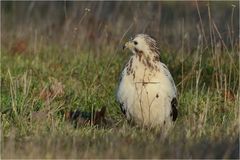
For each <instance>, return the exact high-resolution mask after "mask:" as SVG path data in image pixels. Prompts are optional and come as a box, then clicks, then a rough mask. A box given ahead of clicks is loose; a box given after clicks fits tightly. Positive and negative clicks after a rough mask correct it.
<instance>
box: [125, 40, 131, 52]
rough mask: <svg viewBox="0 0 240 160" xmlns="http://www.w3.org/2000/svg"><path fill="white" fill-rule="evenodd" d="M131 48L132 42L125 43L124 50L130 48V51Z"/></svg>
mask: <svg viewBox="0 0 240 160" xmlns="http://www.w3.org/2000/svg"><path fill="white" fill-rule="evenodd" d="M130 47H131V42H130V41H129V42H127V43H125V44H124V45H123V50H124V49H125V48H129V49H130Z"/></svg>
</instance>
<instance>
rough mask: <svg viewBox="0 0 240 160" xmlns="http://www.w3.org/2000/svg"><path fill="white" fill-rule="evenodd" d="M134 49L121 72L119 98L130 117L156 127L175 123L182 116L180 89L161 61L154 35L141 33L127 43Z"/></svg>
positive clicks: (144, 124)
mask: <svg viewBox="0 0 240 160" xmlns="http://www.w3.org/2000/svg"><path fill="white" fill-rule="evenodd" d="M124 49H129V50H130V51H131V52H132V55H131V57H130V58H129V60H128V62H127V63H126V65H125V67H124V69H123V70H122V72H121V75H120V79H119V85H118V89H117V95H116V98H117V101H118V103H119V104H120V109H121V111H122V113H123V114H124V115H125V117H126V119H127V120H128V121H131V122H133V123H134V124H137V125H140V126H145V127H150V128H155V127H164V126H166V127H167V126H168V127H169V126H173V124H174V122H175V121H176V119H177V116H178V100H177V89H176V86H175V83H174V80H173V78H172V75H171V74H170V71H169V70H168V68H167V66H166V65H165V64H164V63H162V62H161V61H160V51H159V48H158V46H157V42H156V40H155V39H154V38H152V37H151V36H149V35H147V34H137V35H136V36H135V37H134V38H132V39H130V40H129V41H128V42H126V43H125V44H124V46H123V50H124Z"/></svg>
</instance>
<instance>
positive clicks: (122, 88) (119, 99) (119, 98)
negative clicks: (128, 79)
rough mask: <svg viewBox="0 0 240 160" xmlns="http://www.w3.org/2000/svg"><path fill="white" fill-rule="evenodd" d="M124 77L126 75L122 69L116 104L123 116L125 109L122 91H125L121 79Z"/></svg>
mask: <svg viewBox="0 0 240 160" xmlns="http://www.w3.org/2000/svg"><path fill="white" fill-rule="evenodd" d="M125 75H126V74H125V68H124V69H123V71H122V73H121V76H120V78H119V85H118V90H117V102H118V103H119V106H120V109H121V111H122V113H123V114H124V115H126V108H125V106H124V97H123V93H124V91H123V90H124V89H125V87H124V84H123V79H124V76H125Z"/></svg>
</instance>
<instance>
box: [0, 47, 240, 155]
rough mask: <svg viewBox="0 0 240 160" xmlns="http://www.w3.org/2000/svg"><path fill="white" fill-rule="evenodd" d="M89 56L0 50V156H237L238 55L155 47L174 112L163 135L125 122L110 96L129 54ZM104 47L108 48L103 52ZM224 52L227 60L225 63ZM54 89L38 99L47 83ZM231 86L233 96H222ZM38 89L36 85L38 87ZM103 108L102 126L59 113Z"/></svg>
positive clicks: (48, 50)
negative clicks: (171, 86)
mask: <svg viewBox="0 0 240 160" xmlns="http://www.w3.org/2000/svg"><path fill="white" fill-rule="evenodd" d="M102 52H103V53H105V54H101V55H96V54H95V53H94V52H93V51H86V52H80V53H76V52H74V51H72V50H70V49H69V50H68V49H65V50H61V49H57V48H54V47H53V48H50V47H45V48H44V49H41V50H39V51H38V52H37V53H36V54H30V53H28V54H11V53H10V52H9V51H6V50H2V51H1V130H2V141H1V146H2V148H1V149H2V156H3V157H4V158H237V157H239V143H238V142H239V121H238V120H239V112H238V110H239V68H238V55H237V54H236V53H229V54H228V53H227V51H225V52H222V53H217V54H212V53H211V52H210V51H205V52H203V53H198V52H197V51H196V52H194V53H193V54H184V55H176V54H175V53H169V52H164V53H162V55H161V56H162V61H163V62H164V63H166V64H167V66H168V67H169V69H170V71H171V73H172V75H173V78H174V80H175V82H176V84H178V86H177V88H178V93H179V112H180V114H179V117H178V119H177V121H176V124H175V127H174V128H173V129H172V130H171V132H170V133H169V135H168V136H167V137H165V138H163V137H162V135H161V133H160V132H158V131H153V130H150V129H146V128H145V129H142V128H139V127H137V126H131V125H130V124H128V123H127V122H126V120H125V119H124V117H123V115H122V114H121V112H120V109H119V107H118V104H117V102H116V100H115V92H116V89H117V85H118V78H119V75H120V72H121V69H122V67H123V66H124V63H125V62H126V61H127V60H128V57H129V54H126V53H122V52H121V51H117V52H114V51H112V53H111V52H110V51H102ZM108 52H109V53H108ZM229 55H230V56H231V57H232V58H233V60H234V62H232V63H230V59H229ZM56 83H57V84H59V85H57V89H55V90H57V91H58V90H61V91H62V92H61V94H56V96H53V97H50V98H49V99H45V98H43V97H42V96H41V94H40V93H41V92H42V91H43V89H44V88H51V87H52V86H53V85H54V84H56ZM228 91H231V92H232V93H233V96H234V98H233V99H231V98H229V97H225V96H224V95H223V93H224V92H228ZM43 92H44V91H43ZM102 107H106V108H107V114H106V118H107V124H106V125H103V126H95V125H90V124H86V125H82V126H79V127H77V128H75V127H74V125H73V124H72V123H70V122H69V121H68V120H66V118H65V116H64V114H63V113H64V112H66V111H69V110H75V109H80V110H82V111H89V112H91V111H92V110H93V109H100V108H102Z"/></svg>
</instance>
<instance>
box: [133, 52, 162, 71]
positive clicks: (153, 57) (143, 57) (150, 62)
mask: <svg viewBox="0 0 240 160" xmlns="http://www.w3.org/2000/svg"><path fill="white" fill-rule="evenodd" d="M135 57H136V59H137V60H138V61H139V62H140V63H142V64H143V65H144V66H146V67H148V68H150V69H153V68H154V67H155V65H156V63H159V62H160V55H159V54H157V53H152V52H146V53H144V52H143V51H139V52H138V53H136V54H135Z"/></svg>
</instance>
